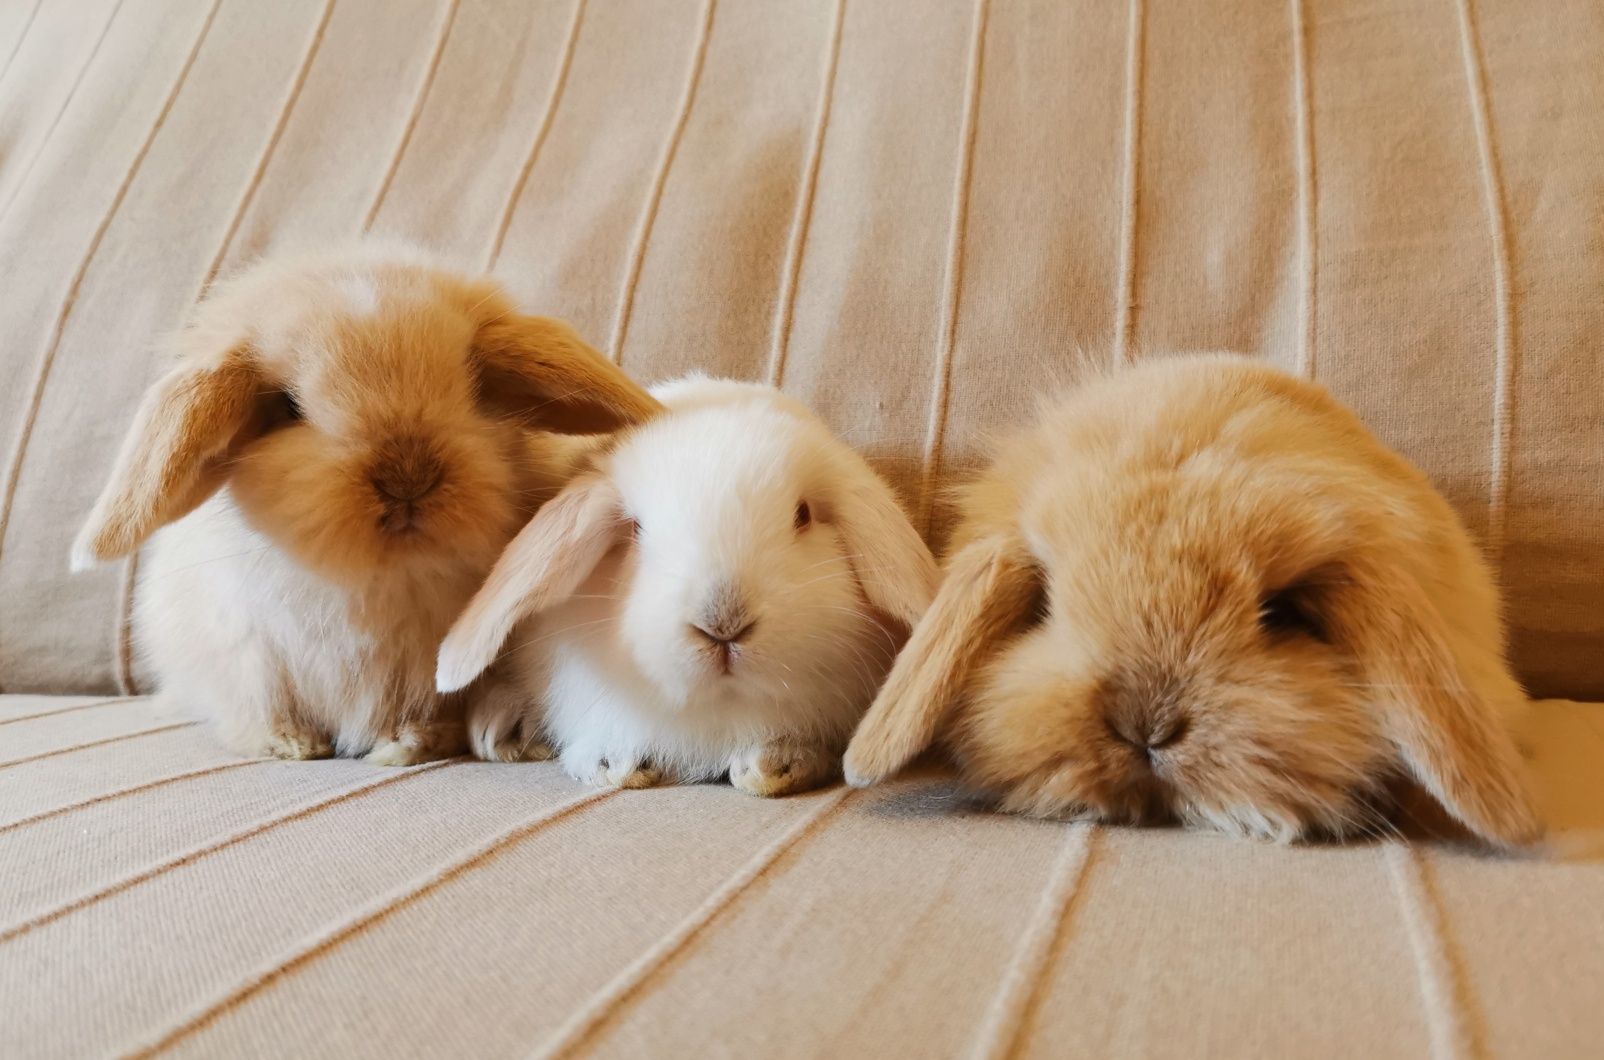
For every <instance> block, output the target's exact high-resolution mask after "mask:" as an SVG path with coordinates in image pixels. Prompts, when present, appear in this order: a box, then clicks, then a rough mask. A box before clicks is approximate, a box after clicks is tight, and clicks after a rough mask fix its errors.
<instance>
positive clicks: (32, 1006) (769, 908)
mask: <svg viewBox="0 0 1604 1060" xmlns="http://www.w3.org/2000/svg"><path fill="white" fill-rule="evenodd" d="M1534 719H1535V722H1536V724H1535V725H1534V727H1533V737H1532V749H1533V754H1534V765H1535V773H1536V775H1537V780H1538V791H1539V793H1540V795H1541V799H1542V802H1543V805H1544V808H1545V812H1546V814H1547V817H1548V819H1549V821H1550V823H1551V825H1552V828H1553V833H1552V835H1551V837H1550V840H1549V842H1548V844H1547V846H1546V847H1545V848H1544V849H1543V850H1541V851H1539V852H1536V853H1534V854H1532V855H1529V856H1525V857H1507V858H1505V857H1496V856H1491V855H1486V854H1481V853H1477V852H1475V851H1471V850H1466V849H1458V848H1455V847H1453V846H1449V845H1445V844H1442V843H1417V844H1413V845H1405V844H1402V843H1397V842H1390V841H1388V842H1380V841H1378V842H1371V843H1365V842H1359V843H1350V844H1345V845H1341V846H1320V845H1312V846H1293V847H1278V846H1272V845H1267V844H1258V843H1252V842H1246V841H1241V840H1232V839H1227V838H1225V837H1222V836H1217V835H1207V834H1196V833H1187V832H1181V831H1177V830H1174V829H1131V828H1088V827H1086V826H1082V825H1065V824H1060V823H1052V822H1042V821H1030V820H1024V819H1021V818H1013V817H1004V816H999V815H995V814H990V813H981V812H978V810H976V809H975V808H974V807H972V806H971V805H969V804H968V803H966V802H965V801H964V799H963V798H962V797H960V796H959V795H958V793H957V792H956V791H955V790H954V788H953V786H952V784H951V783H950V781H949V780H948V779H947V778H946V777H945V776H944V775H943V774H942V773H940V772H937V771H926V772H923V773H916V774H914V775H912V776H909V777H907V778H905V779H903V780H899V781H897V782H895V783H893V784H891V785H888V786H886V787H884V788H875V789H870V790H867V791H861V792H857V791H849V790H848V789H845V788H841V787H836V788H831V789H829V790H826V791H824V792H820V793H816V794H811V795H805V796H800V797H796V798H790V799H780V800H773V801H765V800H760V799H755V798H753V797H751V796H748V795H743V794H741V793H740V792H737V791H736V790H734V789H733V788H730V787H729V786H728V785H700V786H694V787H676V788H660V789H652V790H646V791H623V792H616V793H611V794H608V793H603V792H600V791H599V790H598V789H593V788H587V787H585V786H583V785H580V784H578V783H576V782H574V781H572V780H570V779H568V778H567V777H565V776H563V775H562V773H561V771H560V770H559V769H558V767H557V766H556V765H555V764H554V763H542V764H536V765H510V766H509V765H487V764H483V763H473V762H463V761H454V762H448V763H444V764H438V763H437V764H432V765H428V766H423V767H417V768H412V769H403V770H385V769H380V768H376V767H373V766H369V765H366V764H363V763H358V762H348V761H331V762H279V761H272V760H259V759H240V758H235V757H233V756H232V755H229V754H227V753H226V752H223V751H221V750H220V749H219V748H218V746H217V744H216V743H215V742H214V741H213V740H212V738H211V736H210V734H209V733H207V731H206V730H205V729H204V728H203V727H200V726H197V725H194V724H193V723H190V722H189V721H188V720H187V719H185V718H182V717H174V716H172V715H169V714H167V713H166V712H165V711H164V710H163V709H162V708H161V707H160V706H158V705H156V704H155V703H153V702H152V701H151V700H148V699H132V700H125V699H116V700H109V701H108V700H105V699H98V700H97V699H92V698H76V699H66V698H62V699H49V698H41V697H22V696H5V697H0V866H3V874H0V875H3V879H4V881H5V882H4V886H0V997H3V998H5V1011H6V1018H5V1019H4V1020H0V1055H4V1056H88V1055H108V1054H117V1055H124V1054H126V1053H131V1052H135V1051H137V1050H139V1049H142V1048H146V1047H154V1046H158V1045H160V1046H163V1047H165V1048H166V1049H167V1050H169V1051H170V1052H169V1053H168V1054H164V1055H179V1056H197V1057H202V1056H244V1055H259V1054H271V1055H277V1056H330V1057H333V1056H402V1055H404V1056H438V1055H473V1056H487V1057H489V1056H509V1057H510V1056H529V1055H539V1056H549V1055H555V1054H556V1052H558V1049H559V1047H560V1046H571V1047H573V1050H574V1052H575V1053H577V1054H579V1055H596V1056H680V1055H719V1056H776V1057H789V1056H797V1057H803V1056H823V1055H828V1056H957V1055H980V1056H1001V1055H1013V1054H1014V1052H1017V1053H1018V1055H1024V1056H1044V1057H1045V1056H1131V1055H1142V1056H1199V1055H1238V1056H1378V1057H1390V1056H1398V1057H1415V1056H1423V1055H1427V1054H1428V1053H1429V1054H1431V1055H1467V1056H1479V1055H1493V1056H1513V1055H1518V1056H1583V1055H1588V1054H1590V1053H1591V1052H1594V1051H1596V1045H1597V1042H1598V1039H1599V1036H1600V1035H1601V1034H1604V1012H1601V1011H1600V1008H1599V1005H1598V984H1599V983H1600V982H1604V917H1600V916H1599V915H1598V910H1599V908H1600V906H1601V904H1604V775H1601V773H1600V771H1599V770H1598V768H1597V763H1598V762H1599V761H1600V760H1601V759H1604V707H1601V706H1599V705H1587V704H1576V703H1565V702H1545V703H1539V704H1537V705H1536V709H1535V712H1534Z"/></svg>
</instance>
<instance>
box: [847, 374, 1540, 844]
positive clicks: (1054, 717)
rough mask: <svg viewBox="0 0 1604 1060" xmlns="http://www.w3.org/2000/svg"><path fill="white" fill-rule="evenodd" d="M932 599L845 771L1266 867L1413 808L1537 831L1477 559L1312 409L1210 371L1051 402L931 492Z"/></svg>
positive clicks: (1514, 689) (1411, 487) (1246, 379)
mask: <svg viewBox="0 0 1604 1060" xmlns="http://www.w3.org/2000/svg"><path fill="white" fill-rule="evenodd" d="M958 507H959V511H960V519H959V521H958V525H957V527H956V528H955V530H954V532H953V540H952V541H951V546H950V549H949V550H948V552H947V555H946V562H945V577H944V580H943V582H942V584H941V588H940V589H939V591H938V593H937V597H936V599H935V601H934V603H933V604H932V605H931V607H930V609H929V611H928V612H927V613H926V614H925V616H924V618H923V619H922V621H921V622H920V623H919V625H918V627H917V628H916V629H915V630H914V632H913V634H912V636H911V638H910V639H909V642H908V644H907V646H906V648H905V650H904V651H903V652H902V654H901V656H900V657H899V658H898V659H897V661H896V664H895V666H894V668H893V669H892V671H891V673H890V675H889V676H888V677H887V679H886V682H885V685H884V687H883V688H882V689H881V691H880V693H879V695H878V697H877V698H876V700H875V702H874V703H873V705H872V706H871V707H870V709H869V711H868V713H867V715H866V717H865V718H864V720H863V722H862V724H861V725H860V727H859V728H858V730H857V732H856V733H855V734H854V736H853V738H852V741H851V743H850V746H849V747H848V750H847V752H846V755H845V763H844V765H845V773H846V777H847V780H848V782H849V783H851V784H854V785H858V786H863V785H868V784H872V783H875V782H877V781H879V780H881V779H883V778H885V777H887V776H889V775H891V774H892V773H894V772H896V771H897V770H898V769H899V768H900V767H901V766H903V765H904V764H905V763H906V762H907V761H909V760H910V759H911V758H913V757H914V756H916V755H918V754H919V753H921V752H922V751H923V750H925V749H926V748H927V747H928V746H929V745H931V744H932V743H935V742H938V741H939V742H940V744H941V745H942V746H944V747H945V748H946V749H947V750H949V751H950V752H951V755H952V757H953V759H954V761H955V764H956V766H957V768H958V770H959V773H960V776H961V778H962V779H963V780H965V781H966V782H967V784H968V785H969V786H971V787H972V789H973V790H974V791H975V792H977V793H978V794H979V795H981V796H982V797H983V798H989V799H991V800H994V802H995V803H996V804H997V805H999V806H1000V807H1001V808H1002V809H1004V810H1008V811H1016V812H1021V813H1024V814H1029V815H1038V816H1049V817H1058V818H1082V819H1095V820H1102V821H1110V822H1148V821H1163V820H1171V821H1179V822H1180V823H1182V824H1185V825H1188V826H1192V827H1202V828H1214V829H1218V830H1220V831H1223V832H1226V833H1229V834H1233V835H1240V836H1250V837H1257V838H1262V839H1270V840H1275V841H1280V842H1288V841H1292V840H1297V839H1308V838H1315V837H1320V838H1340V837H1344V836H1352V835H1356V834H1374V833H1378V832H1385V831H1390V830H1392V829H1393V827H1394V825H1393V823H1392V821H1391V820H1390V819H1389V817H1390V815H1391V814H1392V811H1393V810H1395V809H1396V806H1395V805H1394V800H1393V799H1392V796H1393V795H1396V794H1397V793H1398V792H1399V791H1402V792H1406V793H1414V794H1415V795H1416V796H1419V795H1422V794H1423V795H1428V796H1429V797H1430V801H1429V802H1428V803H1426V804H1427V805H1430V806H1433V808H1438V807H1440V809H1442V810H1446V811H1447V813H1448V814H1449V815H1451V816H1452V817H1453V818H1455V819H1457V821H1458V822H1459V824H1461V825H1463V826H1464V827H1465V828H1466V829H1468V831H1469V832H1470V833H1471V834H1472V835H1473V836H1474V837H1477V838H1479V839H1480V840H1482V841H1484V842H1485V843H1487V844H1490V845H1492V846H1496V847H1504V848H1510V847H1516V846H1520V845H1523V844H1528V843H1531V842H1534V841H1535V840H1537V839H1538V838H1539V837H1540V836H1541V834H1542V830H1543V826H1542V823H1541V821H1540V819H1539V816H1538V813H1537V811H1536V809H1535V808H1534V806H1533V803H1532V800H1531V798H1530V796H1529V794H1528V792H1527V788H1526V786H1525V780H1524V778H1523V775H1522V769H1523V763H1522V761H1521V757H1520V754H1519V752H1518V750H1517V747H1516V744H1515V741H1514V738H1513V736H1512V731H1513V730H1512V727H1513V725H1514V724H1515V721H1516V719H1517V718H1518V716H1519V714H1520V713H1521V711H1522V709H1523V707H1524V704H1525V697H1524V694H1523V693H1522V691H1521V688H1520V686H1519V685H1518V684H1517V683H1516V681H1515V679H1514V678H1513V677H1512V676H1511V675H1510V672H1509V669H1508V668H1507V666H1506V664H1505V662H1504V636H1503V631H1502V627H1501V622H1500V615H1499V600H1498V593H1497V590H1496V588H1495V586H1494V582H1493V578H1492V576H1491V575H1490V573H1489V571H1488V568H1487V565H1486V563H1485V562H1484V561H1483V559H1482V557H1481V555H1480V554H1479V553H1478V551H1477V549H1476V548H1475V546H1474V545H1473V544H1472V543H1471V540H1470V538H1469V537H1468V535H1467V533H1466V531H1465V529H1464V527H1463V526H1462V525H1461V523H1460V521H1459V519H1458V518H1457V517H1456V515H1455V514H1454V512H1453V510H1452V509H1451V508H1450V507H1449V506H1448V504H1447V503H1446V502H1445V501H1444V500H1443V498H1442V497H1441V496H1440V495H1439V494H1438V493H1437V492H1436V491H1435V490H1434V489H1433V488H1432V486H1431V484H1430V483H1429V482H1428V480H1427V479H1426V477H1425V476H1424V475H1423V474H1421V473H1420V472H1419V471H1417V470H1416V469H1415V468H1414V467H1413V466H1411V465H1410V464H1409V463H1407V462H1406V461H1405V460H1404V459H1403V458H1402V457H1400V456H1398V455H1397V454H1396V453H1393V452H1392V451H1390V450H1388V449H1387V448H1386V447H1384V446H1383V445H1382V444H1381V443H1380V442H1379V441H1377V440H1376V439H1375V438H1374V437H1373V436H1372V435H1371V434H1370V433H1369V432H1367V431H1366V430H1365V428H1364V426H1363V425H1362V424H1361V422H1360V421H1359V419H1358V417H1356V416H1355V415H1354V414H1353V413H1352V412H1350V411H1349V410H1348V409H1347V408H1345V407H1343V406H1342V405H1340V404H1338V403H1337V401H1336V400H1334V399H1333V398H1332V397H1331V396H1330V395H1329V394H1328V393H1327V392H1326V391H1325V390H1324V389H1322V388H1321V387H1319V386H1317V385H1314V384H1311V383H1307V382H1304V381H1302V380H1299V379H1296V378H1293V377H1291V376H1288V375H1285V374H1283V373H1281V372H1279V371H1277V370H1274V369H1272V368H1269V367H1267V366H1264V365H1261V364H1258V363H1255V362H1253V361H1250V360H1247V359H1244V358H1239V357H1233V356H1230V355H1198V356H1185V357H1173V358H1165V359H1160V360H1157V361H1153V362H1144V363H1142V364H1140V365H1138V366H1136V367H1132V368H1129V369H1126V370H1124V371H1120V372H1116V373H1112V374H1108V375H1105V376H1103V377H1100V378H1097V379H1095V380H1092V381H1090V382H1088V383H1086V384H1085V385H1083V386H1081V387H1080V388H1079V389H1076V390H1074V391H1073V392H1071V393H1069V394H1068V395H1067V396H1065V397H1063V398H1062V399H1061V400H1058V401H1056V403H1053V404H1051V405H1050V406H1049V407H1048V408H1047V409H1046V410H1045V411H1044V412H1043V414H1042V415H1041V416H1040V419H1039V422H1037V423H1036V425H1035V426H1034V427H1033V428H1031V429H1028V430H1027V431H1025V432H1024V433H1022V434H1020V435H1018V436H1017V437H1014V438H1012V439H1011V440H1007V441H1005V442H1004V443H1003V444H1001V445H1000V446H999V447H998V449H997V451H996V453H995V458H994V462H993V463H991V465H990V466H989V468H987V469H986V470H984V471H983V472H982V473H981V474H979V475H978V476H977V477H976V478H975V479H974V480H973V481H972V482H971V483H970V484H968V485H967V486H966V487H962V488H960V490H959V493H958Z"/></svg>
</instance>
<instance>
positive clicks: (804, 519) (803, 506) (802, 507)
mask: <svg viewBox="0 0 1604 1060" xmlns="http://www.w3.org/2000/svg"><path fill="white" fill-rule="evenodd" d="M795 521H796V528H797V529H798V530H806V529H807V528H808V527H809V526H812V525H813V509H812V508H809V507H808V502H807V501H797V502H796V520H795Z"/></svg>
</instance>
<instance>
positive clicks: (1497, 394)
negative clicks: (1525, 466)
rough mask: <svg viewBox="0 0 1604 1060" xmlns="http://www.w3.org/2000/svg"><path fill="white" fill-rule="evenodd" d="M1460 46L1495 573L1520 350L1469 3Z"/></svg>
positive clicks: (1505, 222)
mask: <svg viewBox="0 0 1604 1060" xmlns="http://www.w3.org/2000/svg"><path fill="white" fill-rule="evenodd" d="M1459 42H1460V48H1461V50H1462V53H1463V55H1464V58H1465V91H1466V93H1467V94H1468V95H1469V97H1470V113H1471V117H1472V119H1473V120H1474V122H1475V127H1476V148H1477V154H1478V155H1479V156H1480V158H1481V180H1482V193H1483V195H1484V196H1485V198H1486V202H1487V235H1488V242H1489V244H1490V254H1489V257H1490V258H1491V260H1492V267H1493V312H1494V314H1495V322H1494V325H1493V328H1494V335H1493V369H1492V371H1493V410H1492V429H1491V430H1490V431H1489V432H1488V434H1489V439H1490V440H1489V442H1488V449H1489V452H1488V454H1487V464H1488V467H1489V468H1490V471H1489V481H1488V485H1487V543H1486V552H1487V558H1488V559H1489V560H1490V561H1491V563H1492V564H1493V568H1494V570H1497V569H1499V568H1500V567H1502V565H1503V559H1504V519H1505V514H1504V495H1505V492H1506V489H1507V486H1508V482H1509V444H1510V439H1511V437H1512V434H1511V430H1510V424H1511V420H1512V419H1513V417H1514V415H1515V408H1514V405H1513V404H1512V400H1511V399H1512V395H1511V381H1512V379H1513V378H1514V371H1515V359H1516V358H1517V357H1518V356H1519V350H1518V348H1517V346H1516V331H1515V323H1516V321H1515V306H1514V302H1513V297H1514V296H1513V295H1512V293H1511V291H1510V283H1511V281H1510V270H1511V268H1512V266H1511V262H1510V253H1511V252H1510V241H1509V208H1508V206H1507V204H1506V203H1505V197H1504V176H1503V172H1502V165H1501V163H1500V162H1499V157H1498V144H1497V141H1496V140H1495V139H1494V134H1493V124H1492V118H1491V116H1490V115H1489V113H1488V106H1487V73H1486V70H1485V69H1484V68H1483V60H1482V54H1481V40H1480V37H1479V33H1478V31H1477V29H1476V13H1475V9H1474V8H1472V6H1471V0H1459Z"/></svg>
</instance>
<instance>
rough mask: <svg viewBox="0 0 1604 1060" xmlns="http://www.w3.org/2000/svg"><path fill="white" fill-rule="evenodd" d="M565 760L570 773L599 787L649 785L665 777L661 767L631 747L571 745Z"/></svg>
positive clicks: (646, 786) (563, 761)
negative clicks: (624, 748)
mask: <svg viewBox="0 0 1604 1060" xmlns="http://www.w3.org/2000/svg"><path fill="white" fill-rule="evenodd" d="M562 764H563V770H564V771H565V772H566V773H567V774H568V775H569V776H571V777H573V778H574V779H575V780H582V781H584V782H585V783H586V784H591V785H594V786H595V787H598V788H649V787H652V786H654V785H656V784H657V783H659V782H660V781H661V780H662V779H663V774H662V772H661V771H660V770H658V769H654V768H653V767H652V766H650V765H647V764H646V763H645V762H642V761H641V759H640V757H639V756H638V755H635V754H632V753H630V752H627V751H623V752H620V751H613V752H609V751H601V750H596V749H588V748H570V749H569V750H567V751H564V752H563V756H562Z"/></svg>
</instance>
